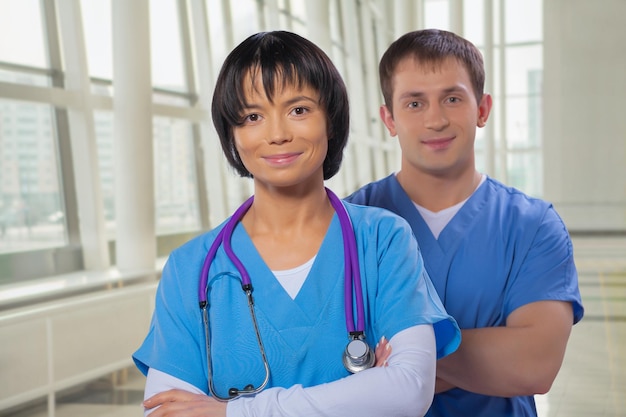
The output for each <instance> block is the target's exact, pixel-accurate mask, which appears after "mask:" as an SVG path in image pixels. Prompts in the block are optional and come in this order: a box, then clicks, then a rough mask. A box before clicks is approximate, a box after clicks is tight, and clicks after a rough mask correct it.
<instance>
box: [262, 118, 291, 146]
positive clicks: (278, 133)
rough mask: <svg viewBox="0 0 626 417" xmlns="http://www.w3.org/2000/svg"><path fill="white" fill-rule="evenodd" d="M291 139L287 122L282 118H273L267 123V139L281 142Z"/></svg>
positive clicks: (277, 142)
mask: <svg viewBox="0 0 626 417" xmlns="http://www.w3.org/2000/svg"><path fill="white" fill-rule="evenodd" d="M290 140H291V133H290V129H289V123H288V122H287V121H285V120H282V118H273V119H272V120H270V122H269V123H268V132H267V141H268V142H269V143H275V144H281V143H284V142H288V141H290Z"/></svg>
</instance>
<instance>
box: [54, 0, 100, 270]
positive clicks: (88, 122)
mask: <svg viewBox="0 0 626 417" xmlns="http://www.w3.org/2000/svg"><path fill="white" fill-rule="evenodd" d="M57 5H58V17H59V27H62V28H63V31H60V32H58V33H59V36H58V39H59V41H60V44H59V47H60V45H61V44H62V45H63V48H62V50H63V51H64V53H65V57H64V58H65V59H64V63H65V65H66V67H65V68H64V74H65V77H64V80H63V84H64V87H65V88H66V89H67V90H68V91H71V92H74V91H75V92H77V96H78V99H79V100H78V103H76V104H75V105H74V106H71V107H69V108H68V109H67V120H68V129H67V134H66V137H67V138H68V139H67V140H68V144H70V145H69V146H67V147H66V148H70V149H71V155H72V161H71V165H70V166H71V167H73V169H74V181H72V182H71V184H75V187H76V201H77V203H76V208H75V209H74V210H75V212H74V213H70V215H71V216H77V219H80V229H79V230H78V231H76V229H78V226H76V228H75V231H74V233H80V243H81V245H82V247H83V261H84V264H85V268H86V269H89V270H103V269H106V268H108V267H109V266H110V259H109V247H108V242H107V239H106V233H105V225H104V204H103V198H102V191H101V183H100V171H99V169H98V154H97V144H96V134H95V127H94V115H93V108H92V106H91V85H90V80H89V71H88V65H87V51H86V45H85V38H84V32H83V28H82V15H81V12H80V11H81V7H80V1H79V0H59V1H58V2H57ZM55 59H56V58H55ZM58 59H59V63H58V64H57V65H60V53H59V55H58ZM53 63H54V62H53ZM69 74H71V77H70V76H68V75H69ZM67 152H70V151H69V150H68V151H67ZM66 163H67V161H63V164H66ZM65 181H66V179H64V182H65ZM66 185H67V184H66ZM76 223H77V224H78V220H76Z"/></svg>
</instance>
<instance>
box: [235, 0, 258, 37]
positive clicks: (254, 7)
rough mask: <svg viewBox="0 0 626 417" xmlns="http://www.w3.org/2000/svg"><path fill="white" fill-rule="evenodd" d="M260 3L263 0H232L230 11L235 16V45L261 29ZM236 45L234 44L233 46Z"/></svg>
mask: <svg viewBox="0 0 626 417" xmlns="http://www.w3.org/2000/svg"><path fill="white" fill-rule="evenodd" d="M259 3H261V2H258V1H256V0H238V1H236V2H234V1H233V2H231V6H230V7H231V9H230V12H231V14H232V17H233V21H232V28H233V39H234V41H235V45H237V44H239V42H241V41H243V40H244V39H245V38H247V37H248V36H250V35H252V34H253V33H256V32H258V31H259V30H260V28H259V13H261V11H260V10H259ZM235 45H232V47H234V46H235ZM229 49H232V48H229Z"/></svg>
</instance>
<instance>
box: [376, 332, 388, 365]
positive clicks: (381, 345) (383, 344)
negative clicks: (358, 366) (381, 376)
mask: <svg viewBox="0 0 626 417" xmlns="http://www.w3.org/2000/svg"><path fill="white" fill-rule="evenodd" d="M374 355H375V357H376V363H375V364H374V366H387V359H389V356H390V355H391V345H390V344H389V340H387V339H386V338H385V336H383V337H381V338H380V341H379V342H378V344H377V345H376V350H375V351H374Z"/></svg>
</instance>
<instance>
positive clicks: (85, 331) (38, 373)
mask: <svg viewBox="0 0 626 417" xmlns="http://www.w3.org/2000/svg"><path fill="white" fill-rule="evenodd" d="M157 276H158V274H157V273H154V272H152V273H147V274H143V276H142V277H139V276H137V275H135V276H134V281H133V282H132V283H130V284H128V282H127V281H118V282H116V283H114V284H113V283H110V284H109V285H105V286H104V287H101V288H98V289H96V290H94V289H93V288H92V289H91V290H90V291H91V292H88V293H84V294H75V295H73V296H69V297H68V296H65V297H63V298H57V299H52V300H47V301H44V302H36V303H35V302H33V303H32V304H30V305H28V304H27V303H24V300H23V299H22V303H21V305H19V306H17V307H11V308H5V307H6V305H5V304H6V301H7V300H4V301H5V303H0V308H2V310H0V410H6V409H9V408H13V407H16V406H19V405H22V404H26V403H28V402H30V401H33V400H37V399H43V398H46V397H47V401H48V415H49V416H50V417H53V416H54V409H55V402H56V401H55V396H56V394H57V393H58V392H59V391H60V390H63V389H67V388H71V387H74V386H78V385H80V384H82V383H85V382H88V381H91V380H93V379H96V378H99V377H102V376H105V375H108V374H110V373H113V372H115V371H118V370H121V369H123V368H126V367H128V366H130V365H132V359H131V354H132V352H133V351H134V350H135V349H136V348H137V347H138V346H139V344H140V343H141V341H142V340H143V338H144V337H145V335H146V332H147V330H148V326H149V323H150V317H151V315H152V310H153V307H154V293H155V290H156V286H157V279H156V278H157ZM100 285H102V284H100ZM0 292H2V291H0ZM5 294H6V292H5ZM0 295H1V294H0ZM0 298H1V297H0ZM18 298H19V297H18Z"/></svg>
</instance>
